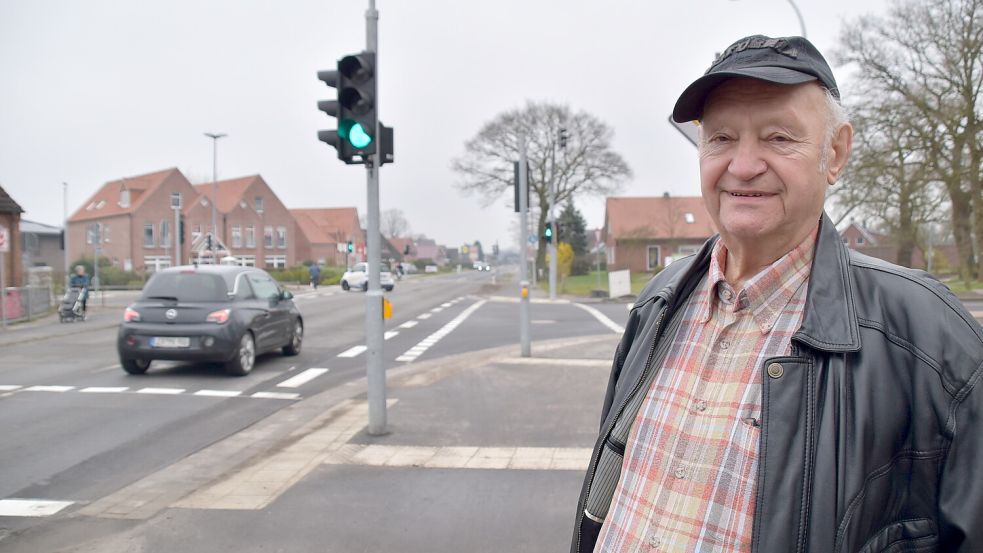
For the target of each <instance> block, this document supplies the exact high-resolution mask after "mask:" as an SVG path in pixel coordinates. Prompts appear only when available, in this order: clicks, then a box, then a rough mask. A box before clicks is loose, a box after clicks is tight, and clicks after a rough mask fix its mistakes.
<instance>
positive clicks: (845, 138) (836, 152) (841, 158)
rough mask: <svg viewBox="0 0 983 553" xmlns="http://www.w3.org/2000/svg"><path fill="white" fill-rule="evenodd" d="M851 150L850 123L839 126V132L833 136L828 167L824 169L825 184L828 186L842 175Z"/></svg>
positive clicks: (851, 133)
mask: <svg viewBox="0 0 983 553" xmlns="http://www.w3.org/2000/svg"><path fill="white" fill-rule="evenodd" d="M852 150H853V127H852V126H851V125H850V123H844V124H842V125H840V128H839V130H837V131H836V134H835V135H834V136H833V142H832V144H830V152H829V165H828V166H827V167H826V182H827V183H829V184H830V185H833V184H836V181H837V180H838V179H839V178H840V176H841V175H842V174H843V169H844V168H846V164H847V162H848V161H849V160H850V152H851V151H852Z"/></svg>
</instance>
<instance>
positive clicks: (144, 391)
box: [137, 388, 185, 396]
mask: <svg viewBox="0 0 983 553" xmlns="http://www.w3.org/2000/svg"><path fill="white" fill-rule="evenodd" d="M184 392H185V390H184V388H141V389H139V390H137V393H138V394H160V395H165V396H173V395H177V394H183V393H184Z"/></svg>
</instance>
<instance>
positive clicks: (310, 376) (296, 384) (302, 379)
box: [277, 367, 328, 388]
mask: <svg viewBox="0 0 983 553" xmlns="http://www.w3.org/2000/svg"><path fill="white" fill-rule="evenodd" d="M326 372H328V369H324V368H320V367H313V368H310V369H307V370H306V371H304V372H302V373H300V374H298V375H297V376H294V377H292V378H288V379H286V380H284V381H283V382H281V383H279V384H277V387H278V388H300V387H301V386H303V385H304V384H307V383H308V382H310V381H311V380H314V379H315V378H317V377H319V376H321V375H322V374H324V373H326Z"/></svg>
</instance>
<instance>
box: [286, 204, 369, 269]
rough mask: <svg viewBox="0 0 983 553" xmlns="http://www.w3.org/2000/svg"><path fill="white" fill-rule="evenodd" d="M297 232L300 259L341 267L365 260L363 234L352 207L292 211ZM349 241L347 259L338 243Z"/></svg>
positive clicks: (356, 213) (344, 243)
mask: <svg viewBox="0 0 983 553" xmlns="http://www.w3.org/2000/svg"><path fill="white" fill-rule="evenodd" d="M290 213H291V215H293V217H294V219H295V220H296V221H297V228H298V229H299V234H300V235H301V239H300V242H301V244H300V250H299V251H298V254H297V255H298V257H299V259H301V260H310V261H317V262H318V263H322V264H326V265H335V266H340V267H343V266H345V263H346V260H347V263H348V264H349V265H352V264H354V263H357V262H359V261H363V260H364V259H365V232H364V231H363V230H362V226H361V225H360V224H359V222H358V210H357V209H356V208H354V207H325V208H314V209H291V210H290ZM349 241H351V242H352V245H353V247H354V251H353V252H352V253H351V254H348V255H347V256H346V252H345V251H344V249H343V248H341V249H340V247H339V244H341V245H346V244H347V243H348V242H349Z"/></svg>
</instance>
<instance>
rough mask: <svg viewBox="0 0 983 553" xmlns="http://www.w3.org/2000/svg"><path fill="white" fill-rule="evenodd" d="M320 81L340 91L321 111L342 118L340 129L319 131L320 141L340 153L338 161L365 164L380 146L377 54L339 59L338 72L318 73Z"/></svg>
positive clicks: (363, 53) (324, 104) (324, 103)
mask: <svg viewBox="0 0 983 553" xmlns="http://www.w3.org/2000/svg"><path fill="white" fill-rule="evenodd" d="M317 78H318V79H320V80H321V81H323V82H324V83H325V84H326V85H328V86H330V87H332V88H337V89H338V99H337V100H321V101H319V102H318V103H317V107H318V109H320V110H321V111H323V112H324V113H326V114H328V115H329V116H331V117H337V118H338V124H337V130H334V131H318V133H317V137H318V139H319V140H320V141H322V142H325V143H327V144H329V145H331V146H333V147H334V148H335V149H336V150H338V159H340V160H342V161H344V162H345V163H347V164H358V163H364V162H365V161H366V158H367V157H368V156H369V155H371V154H374V153H376V149H377V147H376V144H377V143H378V141H377V140H376V128H377V118H378V113H377V111H376V79H375V54H374V53H372V52H361V53H358V54H352V55H348V56H345V57H343V58H341V59H340V60H338V65H337V69H336V70H334V71H318V73H317ZM390 144H391V141H390ZM390 150H391V146H390ZM390 153H391V152H390Z"/></svg>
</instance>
